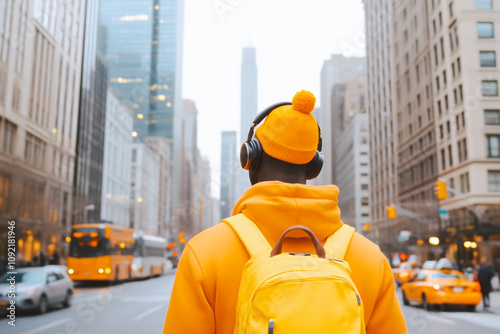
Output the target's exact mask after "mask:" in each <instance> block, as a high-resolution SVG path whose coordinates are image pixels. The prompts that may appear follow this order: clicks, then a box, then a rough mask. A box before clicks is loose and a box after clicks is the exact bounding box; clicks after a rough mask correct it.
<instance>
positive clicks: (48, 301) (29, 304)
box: [0, 266, 74, 313]
mask: <svg viewBox="0 0 500 334" xmlns="http://www.w3.org/2000/svg"><path fill="white" fill-rule="evenodd" d="M16 272H17V274H14V275H10V274H9V273H6V274H5V275H3V276H2V277H1V278H0V307H1V309H0V313H2V312H5V311H6V308H7V307H8V305H9V303H10V300H12V298H11V297H12V292H11V291H12V290H15V292H14V293H15V302H16V303H15V306H16V309H19V310H36V311H38V313H45V312H46V311H47V308H48V307H49V306H53V305H56V304H60V303H62V304H63V306H64V307H69V306H71V300H72V298H73V293H74V285H73V281H72V280H71V279H70V278H69V276H68V274H67V273H66V268H65V267H63V266H45V267H28V268H19V269H16ZM12 276H14V279H15V284H14V285H11V284H10V282H12V280H10V279H11V278H12ZM9 292H10V296H9Z"/></svg>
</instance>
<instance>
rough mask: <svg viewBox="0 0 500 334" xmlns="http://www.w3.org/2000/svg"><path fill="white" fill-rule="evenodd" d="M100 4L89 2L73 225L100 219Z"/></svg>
mask: <svg viewBox="0 0 500 334" xmlns="http://www.w3.org/2000/svg"><path fill="white" fill-rule="evenodd" d="M98 10H99V1H98V0H89V1H87V2H86V12H85V13H86V17H85V39H84V46H83V62H82V68H81V71H82V77H81V82H80V101H79V111H78V128H77V141H76V160H75V175H74V181H73V224H81V223H89V222H99V221H100V219H101V200H102V198H101V196H102V165H103V159H104V127H105V125H106V97H107V81H106V75H107V68H106V62H105V60H104V58H103V57H102V55H101V53H100V52H99V51H98V49H97V27H98V20H97V17H98Z"/></svg>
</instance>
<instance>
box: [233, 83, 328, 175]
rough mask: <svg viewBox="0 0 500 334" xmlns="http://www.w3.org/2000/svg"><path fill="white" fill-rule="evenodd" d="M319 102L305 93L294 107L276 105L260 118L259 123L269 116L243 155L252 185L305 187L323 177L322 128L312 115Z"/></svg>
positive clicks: (242, 151) (298, 97)
mask: <svg viewBox="0 0 500 334" xmlns="http://www.w3.org/2000/svg"><path fill="white" fill-rule="evenodd" d="M315 102H316V98H315V97H314V95H313V94H312V93H310V92H307V91H301V92H299V93H297V94H295V97H294V98H293V101H292V103H291V104H289V103H285V104H280V105H278V106H277V107H276V106H272V107H270V108H268V109H266V110H265V111H263V112H262V113H261V114H259V115H258V116H257V118H256V121H254V122H257V123H258V122H259V121H261V120H262V119H263V118H264V117H265V116H267V117H266V118H265V121H264V122H261V124H260V126H259V127H258V128H257V131H256V132H255V137H256V138H255V139H252V138H249V141H247V142H245V143H244V144H243V145H242V148H241V152H240V158H241V165H242V167H243V168H245V169H248V170H250V181H251V183H252V184H255V183H257V182H261V181H271V180H277V181H282V182H289V183H304V184H305V183H306V179H313V178H315V177H316V176H317V175H318V174H319V172H320V171H321V167H322V166H323V157H322V155H321V153H319V151H321V142H320V141H321V134H320V130H319V126H318V123H317V122H316V120H315V118H314V116H313V115H312V114H311V112H312V111H313V109H314V104H315ZM254 126H255V124H254ZM253 129H254V127H252V128H251V130H250V133H249V136H250V137H251V135H252V134H253Z"/></svg>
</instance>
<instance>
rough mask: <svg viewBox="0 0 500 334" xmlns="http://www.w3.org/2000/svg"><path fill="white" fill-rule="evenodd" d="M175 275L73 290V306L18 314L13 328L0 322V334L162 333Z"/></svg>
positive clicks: (4, 320)
mask: <svg viewBox="0 0 500 334" xmlns="http://www.w3.org/2000/svg"><path fill="white" fill-rule="evenodd" d="M174 277H175V276H174V274H166V275H163V276H160V277H158V278H152V279H149V280H144V281H135V282H127V283H123V284H118V285H115V286H111V287H103V286H93V287H90V286H84V287H77V288H76V289H75V296H74V299H73V305H72V306H71V307H70V308H68V309H60V308H57V309H52V310H50V311H49V312H47V313H46V314H43V315H37V314H33V313H18V314H17V315H16V327H12V326H9V325H8V324H7V318H4V317H2V320H0V333H2V334H9V333H16V334H63V333H64V334H86V333H93V334H113V333H161V332H162V329H163V322H164V320H165V314H166V310H167V305H168V300H169V296H170V291H171V290H172V285H173V282H174Z"/></svg>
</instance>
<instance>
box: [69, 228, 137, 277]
mask: <svg viewBox="0 0 500 334" xmlns="http://www.w3.org/2000/svg"><path fill="white" fill-rule="evenodd" d="M70 238H71V240H70V243H69V256H68V263H67V266H68V274H69V277H71V279H72V280H73V281H121V280H126V279H131V278H132V273H131V266H132V262H133V260H134V242H135V241H134V230H133V229H130V228H124V227H120V226H115V225H112V224H105V223H103V224H80V225H74V226H73V227H72V230H71V237H70Z"/></svg>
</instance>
